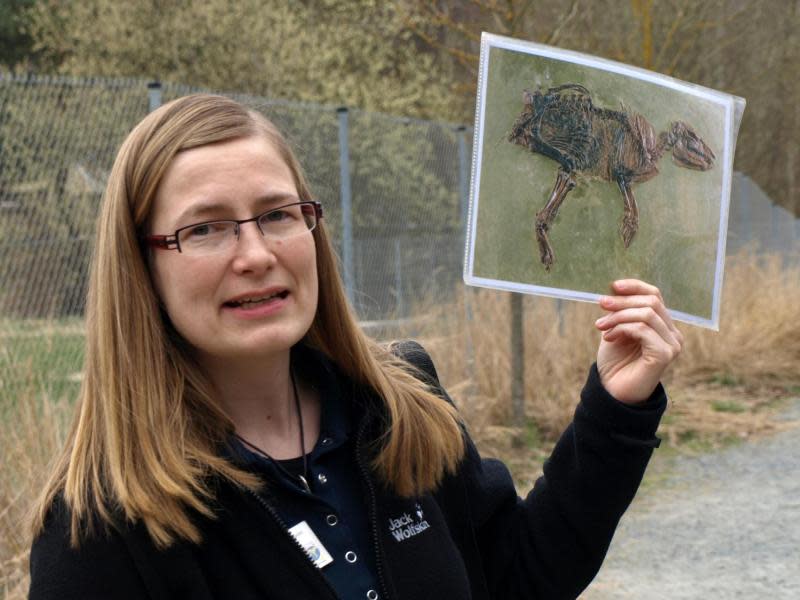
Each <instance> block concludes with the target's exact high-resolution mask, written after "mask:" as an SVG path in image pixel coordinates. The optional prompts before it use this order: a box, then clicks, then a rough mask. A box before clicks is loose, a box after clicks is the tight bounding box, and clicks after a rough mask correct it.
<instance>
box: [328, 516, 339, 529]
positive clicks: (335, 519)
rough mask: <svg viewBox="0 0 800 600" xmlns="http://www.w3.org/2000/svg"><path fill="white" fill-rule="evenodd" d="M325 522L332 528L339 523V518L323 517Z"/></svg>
mask: <svg viewBox="0 0 800 600" xmlns="http://www.w3.org/2000/svg"><path fill="white" fill-rule="evenodd" d="M325 522H326V523H328V525H330V526H331V527H333V526H334V525H336V524H337V523H338V522H339V517H337V516H336V515H328V516H327V517H325Z"/></svg>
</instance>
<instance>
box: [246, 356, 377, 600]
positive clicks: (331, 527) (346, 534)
mask: <svg viewBox="0 0 800 600" xmlns="http://www.w3.org/2000/svg"><path fill="white" fill-rule="evenodd" d="M302 355H303V356H302V358H303V361H304V363H305V364H303V371H304V372H309V371H310V372H312V373H313V380H312V381H311V383H312V385H313V386H314V387H315V389H316V390H317V392H318V394H319V398H320V402H321V420H320V434H319V438H318V440H317V443H316V445H315V446H314V448H313V450H312V451H311V452H310V453H309V454H308V455H307V462H308V473H307V480H308V484H309V487H310V488H311V491H310V492H308V491H306V490H305V489H304V488H303V486H302V485H301V483H300V481H299V478H297V475H299V474H301V473H302V471H303V458H302V457H298V458H295V459H291V460H287V461H275V462H278V463H280V467H278V466H277V465H276V464H275V462H273V461H272V460H270V459H268V458H266V457H264V456H261V455H260V454H258V453H256V452H254V451H252V450H250V449H249V448H247V446H245V445H244V444H242V443H241V442H240V441H238V440H236V439H235V438H234V439H233V440H232V449H233V451H234V452H235V454H236V455H237V458H238V459H239V460H240V461H241V462H243V463H244V464H245V466H247V467H249V468H251V469H253V470H255V471H257V472H259V473H261V474H262V475H264V476H265V478H266V480H267V489H266V491H265V495H266V496H268V498H269V500H270V502H271V503H272V504H273V505H274V506H275V508H276V510H277V511H278V513H279V514H280V515H281V517H282V518H283V519H284V521H285V522H286V524H287V525H288V526H289V528H292V527H293V526H294V525H296V524H298V523H300V522H302V521H305V522H306V523H307V524H308V526H309V527H310V528H311V530H312V531H313V532H314V534H315V535H316V536H317V538H319V540H320V541H321V542H322V545H323V546H324V547H325V549H326V550H327V551H328V553H330V555H331V557H332V558H333V562H331V563H330V564H328V565H325V566H323V567H322V569H321V571H322V574H323V575H324V576H325V578H326V579H327V580H328V581H329V582H330V584H331V586H332V587H333V589H334V590H335V591H336V593H337V594H338V595H339V596H340V597H341V598H347V599H348V600H349V599H351V598H352V599H356V598H357V599H361V598H365V599H368V600H376V599H377V598H378V597H379V595H378V589H379V588H378V580H377V577H376V576H375V573H376V568H375V558H374V556H373V552H372V545H371V542H370V535H369V531H370V529H369V515H368V512H367V506H366V503H365V498H364V496H365V494H364V490H363V487H362V485H361V480H360V477H359V473H358V465H357V464H356V458H355V439H354V438H355V436H354V435H353V423H354V415H353V410H352V405H351V403H350V402H349V401H348V398H346V397H345V396H344V394H343V390H342V386H341V385H340V382H339V379H338V376H337V374H336V372H335V371H334V370H333V368H332V366H331V365H330V363H329V362H328V361H327V360H326V359H325V358H323V357H322V356H320V355H319V354H317V353H314V352H311V351H309V350H307V349H304V351H303V352H302ZM294 359H295V357H294V356H293V360H294ZM306 361H313V362H314V363H316V364H314V365H313V366H314V367H315V368H313V369H309V364H308V363H307V362H306ZM309 560H310V559H309Z"/></svg>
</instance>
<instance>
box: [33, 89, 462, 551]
mask: <svg viewBox="0 0 800 600" xmlns="http://www.w3.org/2000/svg"><path fill="white" fill-rule="evenodd" d="M254 135H260V136H264V137H265V138H266V139H267V141H268V142H269V143H271V144H272V145H273V147H274V148H275V149H276V150H277V151H278V152H279V154H280V155H281V156H282V158H283V159H284V160H285V162H286V164H287V165H288V166H289V168H290V170H291V171H292V174H293V176H294V179H295V184H296V186H297V190H298V193H299V195H300V197H301V198H302V199H310V198H311V193H310V190H309V187H308V184H307V182H306V180H305V177H304V175H303V172H302V170H301V168H300V165H299V163H298V161H297V159H296V158H295V156H294V154H293V152H292V150H291V149H290V147H289V145H288V144H287V142H286V140H285V139H284V137H283V136H282V135H281V134H280V132H279V131H278V130H277V129H276V128H275V126H274V125H273V124H272V123H270V122H269V121H268V120H267V119H266V118H264V117H263V116H262V115H260V114H258V113H256V112H255V111H252V110H249V109H247V108H246V107H244V106H242V105H241V104H239V103H237V102H235V101H233V100H231V99H229V98H225V97H222V96H213V95H208V94H195V95H192V96H186V97H184V98H180V99H178V100H175V101H173V102H170V103H169V104H166V105H164V106H162V107H161V108H159V109H158V110H156V111H154V112H152V113H151V114H149V115H148V116H147V117H146V118H145V119H143V120H142V121H141V122H140V123H139V124H138V125H137V126H136V127H135V128H134V129H133V131H132V132H131V133H130V134H129V136H128V137H127V139H126V140H125V141H124V143H123V144H122V146H121V148H120V151H119V153H118V155H117V157H116V160H115V162H114V166H113V168H112V170H111V174H110V176H109V180H108V185H107V188H106V191H105V196H104V199H103V206H102V210H101V213H100V216H99V219H98V224H97V239H96V245H95V250H94V255H93V258H92V265H91V274H90V282H89V292H88V299H87V312H86V354H85V369H84V380H83V384H82V387H81V391H80V398H79V403H78V407H77V412H76V415H75V419H74V421H73V424H72V427H71V430H70V432H69V435H68V438H67V441H66V445H65V447H64V450H63V451H62V453H61V454H60V456H59V457H58V459H57V462H56V464H55V467H54V469H53V471H52V473H51V475H50V478H49V480H48V482H47V484H46V486H45V488H44V490H43V492H42V495H41V496H40V498H39V500H38V502H37V503H36V505H35V507H34V516H33V519H32V530H33V534H34V535H36V534H38V533H39V532H40V531H41V530H42V529H43V527H44V522H45V518H46V516H47V514H48V511H49V510H50V508H51V506H52V504H53V501H54V499H55V497H56V496H57V495H58V494H60V493H63V497H64V500H65V502H66V504H67V506H68V507H69V509H70V511H71V540H72V543H73V544H74V545H77V544H78V543H79V542H80V540H81V539H83V537H84V536H85V535H89V534H91V532H92V531H93V529H94V528H95V527H96V526H97V525H100V526H104V527H107V526H109V525H111V524H112V523H114V522H116V521H115V519H117V518H118V517H119V516H122V517H124V518H125V519H126V520H129V521H133V520H140V521H142V522H143V523H144V524H145V526H146V527H147V530H148V532H149V534H150V536H151V538H152V539H153V541H154V542H155V543H156V545H158V546H160V547H165V546H168V545H169V544H171V543H172V542H174V541H175V539H176V538H181V539H186V540H191V541H193V542H199V541H200V532H199V531H198V529H197V527H196V526H195V525H194V524H193V522H192V519H191V516H190V513H191V512H196V513H199V514H201V515H205V516H208V517H211V516H212V512H211V510H210V508H209V505H210V503H211V501H212V500H213V498H214V496H213V490H212V487H211V485H210V484H211V481H212V480H213V478H214V477H216V478H223V479H227V480H229V481H232V482H234V483H235V484H237V485H241V486H247V487H249V488H251V489H254V490H257V489H258V488H259V487H260V486H261V485H262V482H261V481H260V480H259V479H258V478H257V477H256V476H254V475H252V474H250V473H247V472H245V471H243V470H241V469H239V468H237V467H236V466H235V465H233V464H232V463H230V462H229V461H228V460H226V459H225V458H224V457H221V456H220V455H219V447H220V445H221V444H222V443H223V442H224V441H225V440H226V439H227V437H228V436H229V435H230V433H231V432H232V431H233V424H232V422H231V421H230V419H229V418H228V416H227V415H226V414H225V412H224V411H223V410H222V408H221V407H220V405H219V404H218V403H217V402H216V401H215V399H214V395H213V392H212V390H211V387H210V384H209V382H208V381H207V380H206V378H205V377H204V375H203V373H202V372H201V370H200V369H199V368H198V366H197V365H196V363H195V362H194V361H193V360H192V358H191V352H190V351H189V348H188V345H187V344H186V342H184V341H183V340H182V339H181V338H180V336H179V335H178V334H177V333H176V332H175V330H174V329H173V328H172V327H171V325H170V324H169V321H168V319H167V318H166V317H165V316H164V315H163V314H162V312H161V310H160V309H159V300H158V297H157V295H156V292H155V291H154V288H153V285H152V283H151V278H150V273H149V269H148V263H147V257H146V251H145V250H143V248H142V245H141V242H140V240H141V236H142V234H143V233H144V232H145V231H146V229H147V226H148V219H149V217H150V213H151V210H152V206H153V201H154V198H155V196H156V192H157V190H158V186H159V184H160V182H161V180H162V178H163V176H164V173H165V172H166V170H167V167H168V166H169V165H170V163H171V161H172V160H173V158H174V157H175V156H176V155H177V154H178V153H179V152H182V151H185V150H188V149H191V148H196V147H199V146H205V145H208V144H215V143H221V142H225V141H230V140H234V139H239V138H244V137H249V136H254ZM313 235H314V241H315V245H316V258H317V272H318V279H319V301H318V307H317V312H316V315H315V317H314V321H313V323H312V325H311V328H310V329H309V331H308V333H307V334H306V338H305V343H306V344H308V345H310V346H312V347H314V348H317V349H318V350H320V351H322V352H323V353H324V354H325V355H327V356H328V357H329V358H330V359H331V360H332V361H333V362H335V363H336V364H337V365H338V367H339V368H340V369H341V370H342V371H343V372H344V373H345V374H346V375H347V376H349V377H350V378H351V379H352V380H354V381H355V382H357V383H359V384H362V385H364V386H367V387H368V388H369V389H371V390H372V391H373V392H375V394H376V396H377V397H379V398H381V399H382V401H383V403H384V405H385V413H386V415H387V423H386V434H385V436H384V438H383V439H382V440H381V446H380V450H379V452H377V454H376V455H375V458H374V461H373V464H372V466H373V468H374V470H375V471H376V472H377V473H378V475H379V476H380V477H381V478H382V479H383V480H384V481H385V482H386V483H387V484H388V485H390V486H391V487H392V488H393V489H394V490H395V491H396V492H397V493H398V494H400V495H406V496H408V495H419V494H422V493H425V492H428V491H431V490H434V489H435V488H436V486H437V485H438V484H439V483H440V481H441V479H442V477H443V476H444V475H445V474H446V473H448V472H453V471H454V470H455V469H456V467H457V465H458V462H459V461H460V460H461V458H462V456H463V453H464V441H463V436H462V430H461V426H460V423H459V420H458V417H457V415H456V412H455V409H454V408H453V407H452V406H451V405H450V404H448V403H446V402H444V401H442V400H441V399H440V398H439V397H438V396H437V395H436V394H435V393H433V392H432V391H431V390H430V389H429V388H428V387H427V386H426V385H425V384H423V383H421V381H420V379H418V378H417V377H415V376H414V374H413V373H412V371H413V369H410V368H409V367H408V365H406V364H405V363H404V362H403V361H401V360H399V359H397V358H396V357H394V356H393V355H392V354H391V353H389V352H387V351H386V349H385V348H383V347H381V346H379V345H378V344H376V343H375V342H373V341H372V340H370V339H369V338H368V337H367V336H366V335H365V334H364V333H363V332H362V331H361V329H360V327H359V326H358V323H357V321H356V319H355V316H354V313H353V311H352V309H351V308H350V306H349V304H348V302H347V299H346V296H345V293H344V290H343V288H342V283H341V279H340V276H339V273H338V269H337V262H336V257H335V255H334V252H333V249H332V245H331V243H330V239H329V237H328V233H327V231H326V228H325V225H324V222H321V223H320V225H319V226H318V227H317V228H316V229H314V231H313Z"/></svg>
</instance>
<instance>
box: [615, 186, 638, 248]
mask: <svg viewBox="0 0 800 600" xmlns="http://www.w3.org/2000/svg"><path fill="white" fill-rule="evenodd" d="M617 184H618V185H619V189H620V191H621V192H622V201H623V207H624V213H623V215H622V223H621V224H620V226H619V234H620V236H622V243H623V244H625V247H626V248H628V247H629V246H630V245H631V242H632V241H633V236H635V235H636V232H637V231H638V229H639V207H638V206H637V205H636V198H634V196H633V190H631V186H630V184H629V183H628V182H627V181H626V180H625V179H624V178H623V177H619V178H618V179H617Z"/></svg>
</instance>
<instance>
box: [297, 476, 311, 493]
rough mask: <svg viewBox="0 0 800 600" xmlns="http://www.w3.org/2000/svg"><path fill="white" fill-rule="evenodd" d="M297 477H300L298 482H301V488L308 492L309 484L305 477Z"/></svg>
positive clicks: (309, 489)
mask: <svg viewBox="0 0 800 600" xmlns="http://www.w3.org/2000/svg"><path fill="white" fill-rule="evenodd" d="M298 477H299V478H300V483H302V484H303V489H305V491H307V492H308V493H309V494H310V493H311V486H309V485H308V481H306V478H305V477H304V476H303V475H298Z"/></svg>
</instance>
